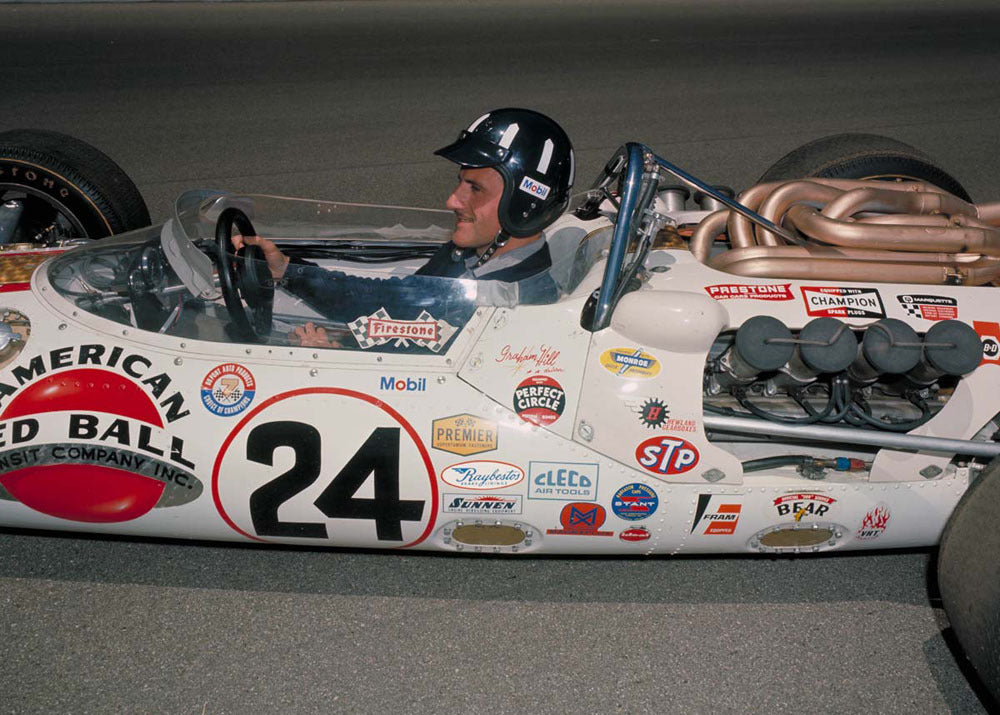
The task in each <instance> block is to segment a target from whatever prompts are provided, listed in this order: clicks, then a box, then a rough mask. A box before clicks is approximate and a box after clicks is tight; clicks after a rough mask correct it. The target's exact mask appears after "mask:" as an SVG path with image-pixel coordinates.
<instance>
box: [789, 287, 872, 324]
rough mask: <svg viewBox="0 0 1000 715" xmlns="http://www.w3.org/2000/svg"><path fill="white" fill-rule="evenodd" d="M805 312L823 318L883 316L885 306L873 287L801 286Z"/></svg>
mask: <svg viewBox="0 0 1000 715" xmlns="http://www.w3.org/2000/svg"><path fill="white" fill-rule="evenodd" d="M802 300H804V301H805V304H806V313H808V314H809V315H815V316H819V317H824V318H884V317H885V306H884V305H882V297H881V296H880V295H879V292H878V290H877V289H875V288H841V287H839V286H838V287H832V286H831V287H823V286H802Z"/></svg>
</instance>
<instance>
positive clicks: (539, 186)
mask: <svg viewBox="0 0 1000 715" xmlns="http://www.w3.org/2000/svg"><path fill="white" fill-rule="evenodd" d="M517 188H519V189H520V190H521V191H523V192H524V193H526V194H531V195H532V196H535V197H537V198H539V199H545V198H547V197H548V195H549V191H551V190H552V189H550V188H549V187H548V186H546V185H545V184H543V183H542V182H541V181H535V180H534V179H531V178H528V177H527V176H525V177H524V178H523V179H521V184H520V186H518V187H517Z"/></svg>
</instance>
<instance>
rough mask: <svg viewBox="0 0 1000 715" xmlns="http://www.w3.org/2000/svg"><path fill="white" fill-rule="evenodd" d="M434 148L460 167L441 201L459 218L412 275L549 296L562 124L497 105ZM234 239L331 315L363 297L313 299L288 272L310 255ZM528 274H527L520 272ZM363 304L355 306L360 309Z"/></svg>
mask: <svg viewBox="0 0 1000 715" xmlns="http://www.w3.org/2000/svg"><path fill="white" fill-rule="evenodd" d="M434 153H435V154H437V155H439V156H443V157H444V158H446V159H449V160H450V161H453V162H454V163H456V164H458V165H459V167H461V168H460V169H459V172H458V185H457V186H456V187H455V189H454V191H452V193H451V195H450V196H449V197H448V200H447V201H446V202H445V207H446V208H448V209H450V210H451V211H453V212H454V213H455V219H456V223H457V225H456V227H455V232H454V233H453V234H452V238H451V240H450V241H448V242H447V243H445V244H444V245H443V246H441V248H440V249H439V250H438V251H437V252H436V253H434V254H433V255H432V256H431V258H430V259H429V260H428V261H427V263H426V264H424V265H423V266H422V267H421V268H419V269H418V270H417V271H416V274H415V275H418V276H438V277H446V278H466V279H468V278H471V279H477V280H491V281H500V282H503V283H513V284H517V287H518V288H519V289H520V290H519V292H518V301H519V302H521V303H545V302H551V301H553V300H555V299H556V297H558V292H559V291H558V287H557V286H556V284H555V282H554V281H553V280H552V279H551V277H549V276H547V275H545V276H539V274H541V273H543V272H545V271H547V270H548V269H549V268H551V266H552V257H551V255H550V254H549V247H548V244H547V243H546V242H545V240H544V233H543V231H544V229H545V228H546V227H547V226H549V225H550V224H551V223H552V222H553V221H555V220H556V219H557V218H558V217H559V216H560V215H561V214H562V212H563V211H564V210H565V208H566V205H567V203H568V202H569V190H570V187H571V186H572V185H573V173H574V165H573V147H572V145H571V144H570V141H569V137H568V136H567V135H566V132H564V131H563V129H562V128H561V127H560V126H559V125H558V124H557V123H556V122H555V121H553V120H552V119H550V118H549V117H547V116H545V115H544V114H540V113H539V112H535V111H532V110H530V109H514V108H508V109H496V110H493V111H492V112H488V113H487V114H484V115H483V116H481V117H479V119H477V120H476V121H474V122H473V123H472V124H470V125H469V127H468V128H467V129H465V130H463V131H462V132H461V133H460V134H459V135H458V139H457V140H456V141H454V142H453V143H451V144H449V145H448V146H446V147H443V148H441V149H438V150H437V151H436V152H434ZM233 244H234V245H235V247H236V249H240V248H242V247H243V245H244V244H248V245H251V246H259V247H260V249H261V250H262V251H263V254H264V258H265V259H266V261H267V265H268V269H269V270H270V272H271V275H272V277H273V278H274V279H275V280H282V284H283V285H284V286H285V287H286V288H288V290H290V291H291V292H293V293H296V294H299V295H301V297H303V298H305V299H306V300H307V302H309V303H310V304H312V305H313V307H315V308H317V309H318V310H319V311H320V312H322V313H324V314H327V315H328V317H331V318H333V319H336V317H337V316H339V317H340V318H341V319H342V318H343V317H344V315H345V312H350V309H349V308H348V307H347V305H346V304H345V301H346V302H347V303H356V302H357V299H358V298H362V299H363V294H364V290H361V291H359V292H358V294H353V293H354V292H353V291H352V294H353V296H344V295H343V293H344V291H343V288H342V287H340V288H338V289H337V290H338V295H336V296H329V301H319V302H325V303H327V304H328V305H331V306H336V307H335V308H334V309H333V310H330V311H328V310H324V309H323V308H324V306H323V305H316V302H317V301H316V300H315V299H316V298H317V297H318V296H320V295H321V294H322V292H323V290H322V289H321V288H318V287H317V286H316V285H314V284H313V283H314V281H313V282H310V284H308V285H301V284H300V283H303V282H301V281H296V279H295V277H296V274H301V273H302V269H301V268H297V265H298V266H302V265H311V264H309V263H308V262H307V261H303V260H301V259H296V258H289V257H288V256H286V255H284V254H283V253H282V252H281V251H280V250H279V249H278V247H277V246H276V245H275V244H274V242H273V241H270V240H268V239H266V238H261V237H260V236H240V235H234V236H233ZM311 273H312V274H315V272H311ZM529 278H533V279H532V280H531V281H526V279H529ZM359 280H365V281H370V280H372V279H359ZM390 280H403V281H406V280H407V279H406V278H403V279H390ZM352 297H353V298H354V299H355V300H352V299H351V298H352ZM363 310H364V308H362V307H358V308H357V311H358V314H360V312H362V311H363ZM334 312H335V313H336V315H331V314H329V313H334ZM390 312H392V311H391V310H390ZM349 317H351V318H353V317H354V316H353V315H352V316H349ZM293 334H294V336H295V337H296V338H297V339H298V340H299V341H300V342H301V344H302V345H310V346H320V347H329V346H330V345H331V344H332V343H331V342H330V341H329V339H328V337H327V335H326V331H325V330H324V329H323V328H321V327H317V326H315V325H314V324H313V323H306V324H305V325H304V326H300V327H297V328H295V330H294V333H293Z"/></svg>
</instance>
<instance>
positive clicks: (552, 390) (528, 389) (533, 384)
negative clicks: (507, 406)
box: [514, 375, 566, 427]
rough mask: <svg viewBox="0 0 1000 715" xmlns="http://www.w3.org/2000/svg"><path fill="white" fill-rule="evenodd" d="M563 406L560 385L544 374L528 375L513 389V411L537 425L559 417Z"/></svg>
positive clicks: (550, 422) (544, 424) (564, 402)
mask: <svg viewBox="0 0 1000 715" xmlns="http://www.w3.org/2000/svg"><path fill="white" fill-rule="evenodd" d="M565 407H566V392H565V391H564V390H563V389H562V385H560V384H559V383H558V382H556V381H555V380H554V379H553V378H551V377H548V376H546V375H535V376H533V377H529V378H527V379H526V380H524V381H522V382H521V384H520V385H518V386H517V387H516V388H515V389H514V411H515V412H517V414H518V415H520V417H521V419H522V420H524V421H525V422H531V423H532V424H536V425H538V426H539V427H545V426H546V425H550V424H552V423H553V422H555V421H556V420H557V419H559V416H560V415H561V414H562V413H563V409H564V408H565Z"/></svg>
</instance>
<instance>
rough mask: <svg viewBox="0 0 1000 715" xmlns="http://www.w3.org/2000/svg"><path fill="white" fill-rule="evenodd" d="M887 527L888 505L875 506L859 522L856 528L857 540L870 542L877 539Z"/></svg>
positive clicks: (880, 503)
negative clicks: (859, 524)
mask: <svg viewBox="0 0 1000 715" xmlns="http://www.w3.org/2000/svg"><path fill="white" fill-rule="evenodd" d="M888 525H889V505H888V504H885V503H883V502H879V503H878V504H876V505H875V506H874V507H873V508H872V509H871V510H870V511H869V512H868V513H867V514H865V516H864V518H863V519H862V520H861V526H859V527H858V531H857V534H856V536H857V538H858V540H860V541H870V540H871V539H877V538H878V537H880V536H882V534H884V533H885V529H886V527H887V526H888Z"/></svg>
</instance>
